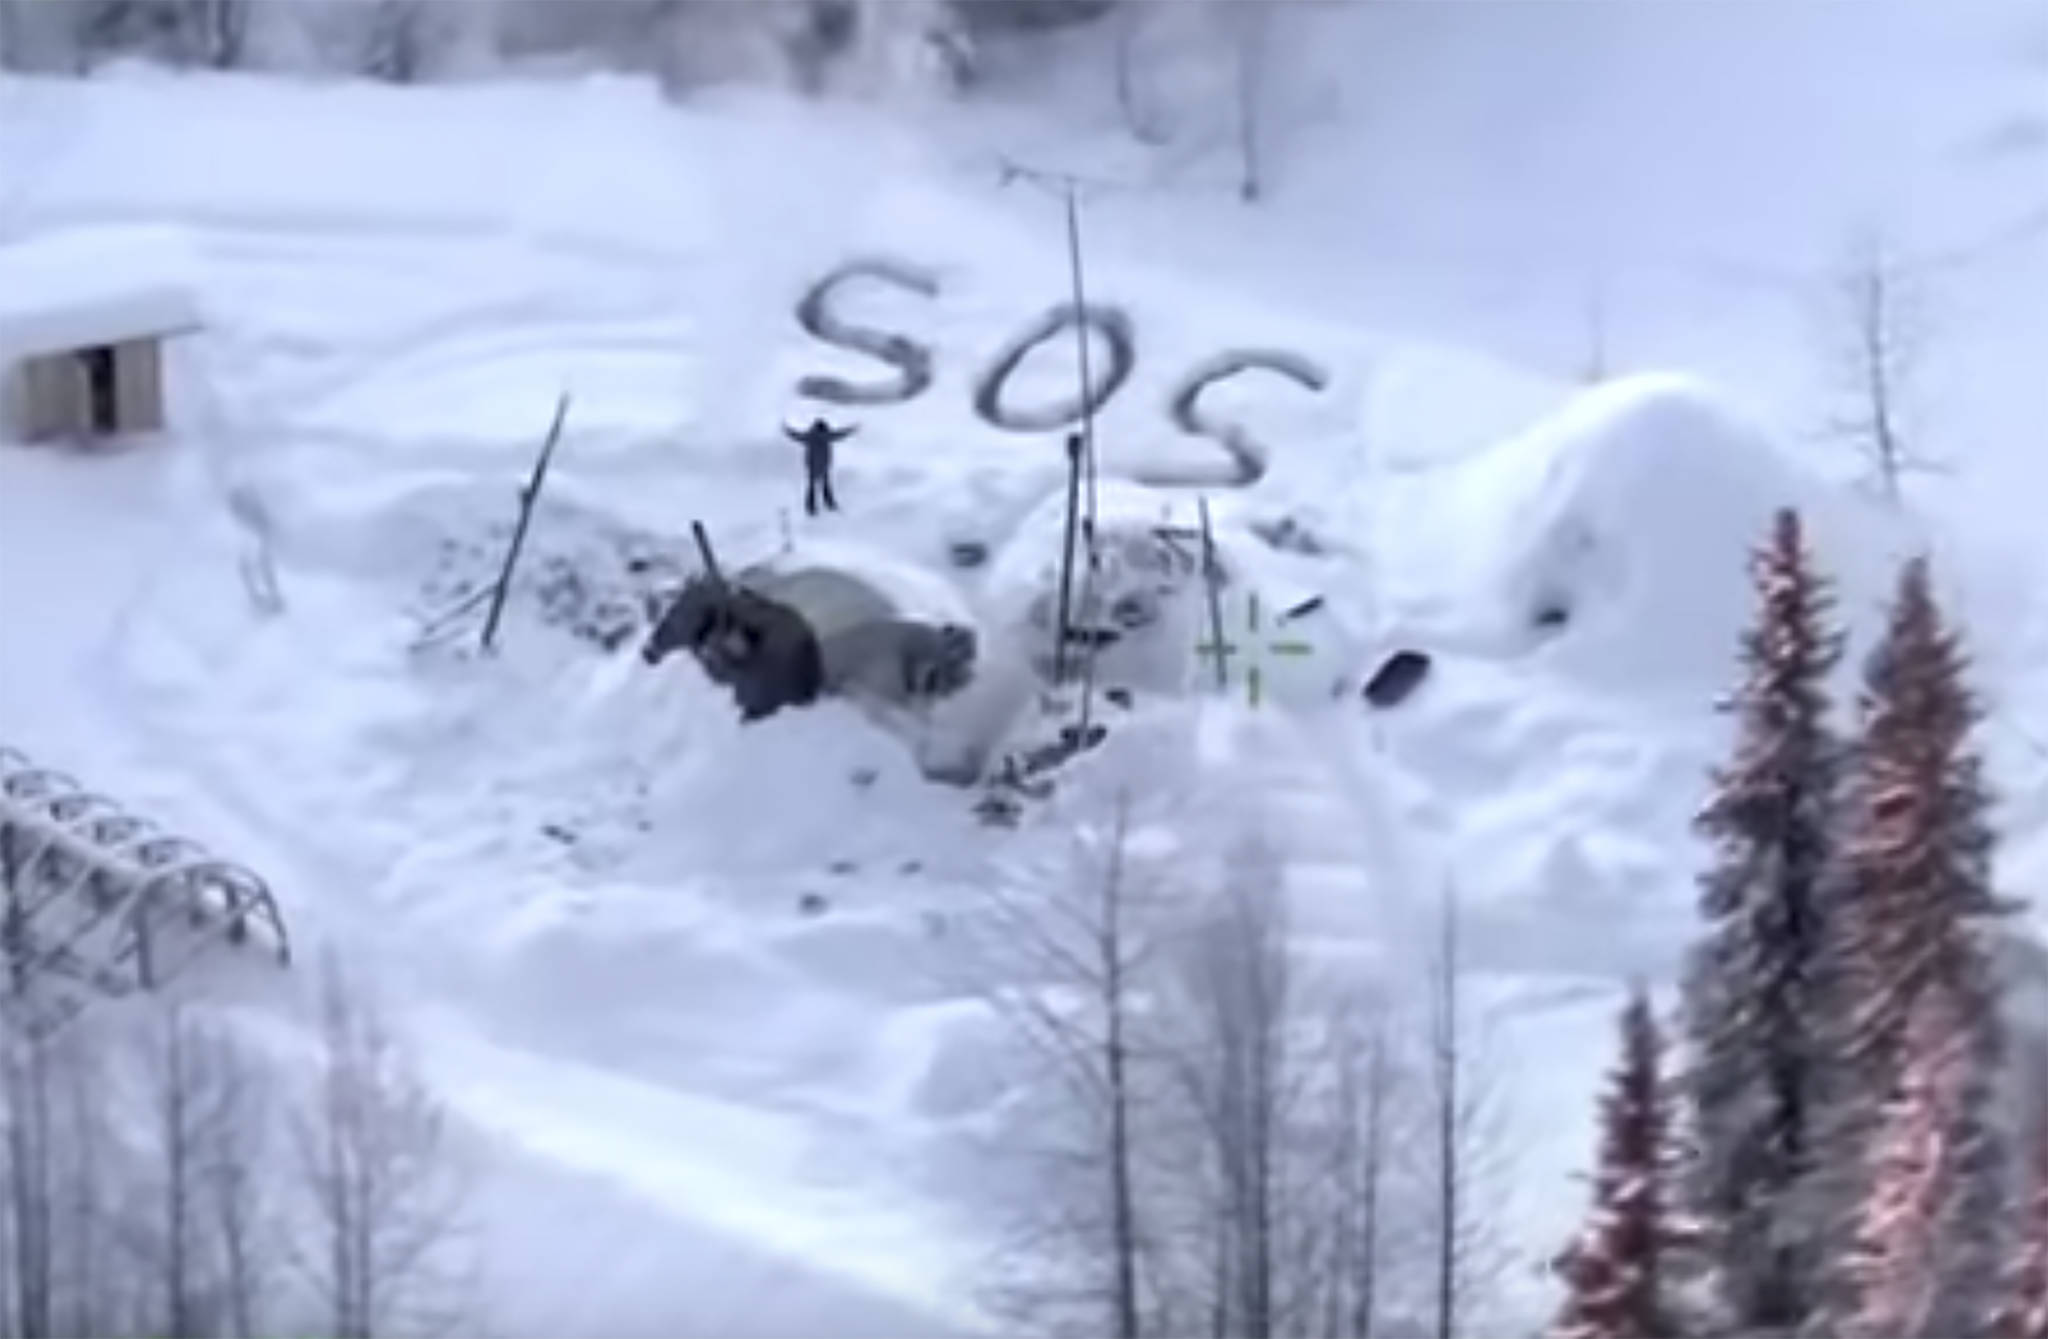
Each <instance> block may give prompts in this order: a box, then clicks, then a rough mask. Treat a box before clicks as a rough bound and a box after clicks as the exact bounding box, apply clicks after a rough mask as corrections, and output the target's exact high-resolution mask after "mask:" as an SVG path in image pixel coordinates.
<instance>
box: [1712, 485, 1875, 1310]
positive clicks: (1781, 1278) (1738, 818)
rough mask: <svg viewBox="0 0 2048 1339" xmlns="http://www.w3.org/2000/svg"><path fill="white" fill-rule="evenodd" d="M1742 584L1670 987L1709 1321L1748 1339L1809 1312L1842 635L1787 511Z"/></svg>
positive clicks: (1822, 583)
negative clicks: (1719, 731) (1723, 716)
mask: <svg viewBox="0 0 2048 1339" xmlns="http://www.w3.org/2000/svg"><path fill="white" fill-rule="evenodd" d="M1750 570H1751V580H1752V582H1753V583H1754V585H1755V588H1756V596H1757V615H1756V621H1755V623H1754V624H1753V625H1752V626H1751V627H1750V629H1749V630H1748V631H1747V632H1746V633H1744V635H1743V639H1742V670H1743V678H1742V683H1741V685H1740V687H1739V688H1738V689H1737V690H1736V691H1735V693H1734V694H1733V695H1732V697H1731V698H1730V700H1729V701H1728V703H1727V704H1726V705H1727V707H1728V709H1730V710H1731V711H1733V712H1734V714H1735V717H1736V735H1735V751H1734V758H1733V760H1732V761H1731V762H1730V763H1729V764H1728V765H1727V766H1725V767H1723V768H1720V769H1718V770H1717V771H1716V772H1715V774H1714V790H1713V794H1712V796H1711V797H1710V798H1709V800H1708V801H1707V803H1706V805H1705V807H1704V808H1703V809H1702V810H1701V812H1700V815H1699V817H1698V820H1697V827H1698V829H1699V830H1700V831H1701V832H1702V833H1703V834H1704V835H1705V836H1706V837H1708V838H1709V839H1710V840H1711V842H1712V844H1713V853H1714V854H1713V863H1712V865H1711V867H1710V868H1709V869H1708V871H1707V872H1706V874H1705V875H1704V876H1703V878H1702V880H1701V897H1700V910H1701V913H1702V915H1703V916H1704V917H1705V919H1706V922H1707V930H1706V934H1705V936H1704V937H1703V939H1702V941H1701V942H1700V944H1699V945H1698V946H1697V948H1696V949H1695V950H1694V952H1693V956H1692V961H1691V963H1690V970H1689V972H1688V978H1687V981H1686V988H1685V1026H1686V1032H1687V1034H1688V1041H1689V1042H1690V1056H1689V1064H1688V1068H1687V1072H1686V1075H1685V1094H1686V1097H1687V1099H1688V1104H1689V1109H1688V1115H1689V1117H1690V1131H1689V1133H1690V1135H1691V1140H1692V1144H1693V1150H1692V1151H1693V1155H1694V1156H1693V1159H1692V1163H1691V1166H1690V1168H1689V1176H1688V1181H1689V1186H1688V1188H1689V1190H1690V1199H1691V1205H1692V1208H1693V1211H1694V1213H1695V1215H1696V1216H1697V1218H1698V1219H1699V1221H1700V1224H1701V1226H1702V1228H1703V1229H1704V1231H1705V1232H1706V1234H1707V1238H1706V1240H1707V1245H1708V1248H1709V1253H1710V1256H1711V1260H1712V1264H1713V1266H1714V1275H1715V1279H1716V1284H1717V1287H1716V1294H1717V1300H1718V1302H1719V1306H1720V1309H1721V1310H1722V1312H1723V1313H1724V1314H1725V1315H1726V1317H1727V1318H1728V1320H1729V1322H1730V1323H1731V1324H1732V1325H1734V1326H1735V1327H1736V1328H1738V1329H1740V1330H1742V1331H1743V1332H1745V1333H1750V1332H1757V1331H1765V1332H1768V1331H1784V1330H1790V1329H1794V1328H1796V1327H1797V1326H1798V1325H1799V1324H1801V1323H1802V1322H1803V1320H1804V1319H1805V1316H1806V1313H1807V1310H1808V1307H1809V1306H1810V1304H1811V1298H1812V1288H1811V1276H1812V1273H1813V1270H1814V1268H1815V1254H1814V1253H1815V1249H1816V1243H1815V1242H1814V1241H1813V1238H1812V1234H1811V1233H1810V1232H1804V1231H1802V1230H1801V1229H1800V1226H1799V1224H1798V1223H1797V1222H1795V1221H1794V1219H1795V1216H1796V1215H1795V1213H1794V1209H1793V1196H1794V1192H1795V1191H1796V1190H1797V1189H1798V1187H1799V1186H1800V1183H1801V1181H1802V1179H1803V1178H1805V1177H1806V1176H1807V1175H1808V1173H1809V1172H1810V1171H1811V1170H1812V1167H1813V1161H1814V1146H1813V1129H1812V1115H1813V1107H1814V1100H1815V1092H1814V1086H1815V1077H1816V1067H1817V1065H1818V1064H1819V1062H1820V1055H1819V1053H1818V1048H1817V1046H1816V1039H1815V1037H1814V1035H1813V999H1812V995H1813V989H1814V978H1815V964H1816V961H1817V959H1818V955H1819V952H1820V947H1821V943H1822V921H1823V916H1824V914H1825V913H1824V903H1823V879H1824V876H1825V873H1826V870H1827V867H1828V863H1829V834H1830V826H1831V823H1832V821H1833V817H1834V804H1835V797H1836V793H1837V783H1838V780H1839V777H1840V772H1841V754H1842V746H1841V741H1840V740H1839V739H1838V738H1837V736H1836V735H1835V733H1834V731H1833V730H1832V729H1831V727H1830V725H1829V722H1828V715H1829V706H1830V703H1829V696H1828V690H1827V679H1828V676H1829V674H1830V673H1831V672H1832V671H1833V670H1834V668H1835V666H1836V664H1837V663H1838V662H1839V660H1840V658H1841V651H1842V638H1841V634H1840V633H1839V632H1838V631H1837V630H1836V629H1835V628H1834V627H1833V626H1832V625H1831V623H1830V617H1829V616H1830V613H1831V611H1832V608H1833V598H1832V594H1831V592H1830V590H1829V588H1828V584H1827V582H1826V581H1825V580H1824V579H1823V578H1822V577H1821V576H1820V575H1819V574H1818V572H1817V571H1816V570H1815V566H1814V562H1813V559H1812V555H1811V551H1810V550H1809V548H1808V546H1807V543H1806V541H1805V538H1804V536H1803V534H1802V532H1801V526H1800V521H1799V516H1798V514H1797V513H1796V512H1793V511H1791V510H1789V509H1787V510H1784V511H1780V512H1779V513H1778V514H1777V517H1776V518H1775V522H1774V524H1773V525H1772V528H1771V533H1770V536H1769V538H1768V539H1767V540H1766V541H1765V543H1764V544H1763V545H1762V546H1760V547H1759V548H1758V549H1757V551H1756V553H1755V554H1754V555H1753V557H1752V559H1751V565H1750Z"/></svg>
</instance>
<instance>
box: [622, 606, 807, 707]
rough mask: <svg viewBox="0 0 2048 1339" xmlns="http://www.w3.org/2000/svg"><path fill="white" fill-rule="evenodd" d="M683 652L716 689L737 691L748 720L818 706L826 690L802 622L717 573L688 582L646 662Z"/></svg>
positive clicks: (646, 651) (643, 654)
mask: <svg viewBox="0 0 2048 1339" xmlns="http://www.w3.org/2000/svg"><path fill="white" fill-rule="evenodd" d="M678 650H688V651H689V652H690V653H691V654H692V655H694V656H696V658H697V661H698V663H699V664H701V665H703V666H704V672H705V673H706V674H708V675H710V676H711V680H712V682H713V683H718V684H723V685H724V686H726V687H728V688H730V689H732V690H733V696H734V697H736V698H738V699H739V704H740V713H741V715H742V716H743V717H744V718H745V719H746V720H750V721H756V720H759V719H761V718H762V717H763V716H767V715H769V714H770V713H772V712H774V711H776V710H777V709H779V708H781V707H789V706H803V705H806V704H808V703H811V702H815V701H817V699H818V694H819V693H820V692H821V691H822V690H823V689H824V686H825V668H824V662H823V660H822V658H821V657H820V655H819V651H818V639H817V638H816V637H814V636H812V635H811V629H810V627H809V625H808V624H806V623H805V622H804V620H803V618H802V617H801V616H800V615H798V614H797V613H796V611H795V610H792V609H790V608H788V607H786V606H784V605H781V604H778V603H776V602H775V601H774V600H769V599H764V598H763V597H761V596H760V595H757V594H755V593H754V592H753V591H750V590H747V589H745V588H744V587H728V586H726V585H725V583H724V582H723V581H722V580H720V579H719V578H718V577H717V576H716V575H711V576H706V577H693V578H691V579H690V580H689V581H688V582H686V583H685V584H684V586H683V593H682V594H681V595H679V596H677V597H676V602H675V603H674V604H673V605H671V606H669V611H668V613H666V614H664V615H663V616H662V619H661V622H659V623H657V624H656V625H655V627H654V632H653V633H652V634H651V635H650V636H649V637H648V639H647V642H646V644H645V645H644V646H642V647H641V648H640V658H641V659H643V660H645V661H646V662H647V663H648V664H650V665H658V664H660V663H661V661H662V658H663V657H665V656H667V655H669V654H670V653H672V652H674V651H678Z"/></svg>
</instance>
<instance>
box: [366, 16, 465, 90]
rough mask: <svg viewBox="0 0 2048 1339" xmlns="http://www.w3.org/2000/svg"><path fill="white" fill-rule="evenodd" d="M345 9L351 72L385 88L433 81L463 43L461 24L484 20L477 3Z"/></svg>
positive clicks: (463, 27)
mask: <svg viewBox="0 0 2048 1339" xmlns="http://www.w3.org/2000/svg"><path fill="white" fill-rule="evenodd" d="M348 9H349V10H350V11H352V12H351V14H350V15H349V16H348V17H349V18H350V20H351V27H352V30H353V31H352V40H350V41H349V42H348V45H349V46H350V47H351V48H352V52H353V54H352V57H351V59H350V65H351V67H352V68H353V69H355V70H356V71H357V72H359V73H361V74H366V75H368V76H369V77H370V78H372V79H380V80H382V81H384V82H385V83H389V84H416V83H418V82H420V81H421V80H422V79H426V78H429V77H430V76H432V75H433V74H434V72H435V71H436V70H437V69H438V68H439V67H440V66H441V65H442V64H443V62H444V61H446V60H447V58H448V55H449V53H450V51H451V50H452V49H453V48H454V47H455V46H456V45H457V43H458V42H459V41H461V39H462V34H463V32H464V29H465V25H471V24H476V23H480V22H483V21H484V20H485V18H486V17H487V14H486V12H485V11H484V10H483V9H482V8H481V7H480V6H479V5H478V4H477V3H476V0H370V2H369V3H363V2H362V0H357V3H354V4H351V5H349V6H348Z"/></svg>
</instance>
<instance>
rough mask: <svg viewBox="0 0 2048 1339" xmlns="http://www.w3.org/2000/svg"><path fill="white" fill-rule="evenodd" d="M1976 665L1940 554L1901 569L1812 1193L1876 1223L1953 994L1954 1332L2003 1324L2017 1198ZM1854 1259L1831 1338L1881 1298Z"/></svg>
mask: <svg viewBox="0 0 2048 1339" xmlns="http://www.w3.org/2000/svg"><path fill="white" fill-rule="evenodd" d="M1965 668H1966V663H1965V659H1964V656H1963V653H1962V650H1961V647H1960V644H1959V641H1958V639H1957V637H1956V635H1955V634H1954V633H1953V632H1952V631H1951V630H1950V629H1949V628H1948V627H1946V626H1945V624H1944V621H1943V619H1942V616H1941V612H1940V609H1939V608H1938V607H1937V605H1936V604H1935V601H1934V595H1933V590H1932V587H1931V583H1930V580H1929V576H1928V570H1927V564H1926V562H1925V560H1924V559H1915V560H1914V561H1912V562H1909V563H1908V564H1907V565H1906V566H1905V568H1904V570H1903V571H1902V572H1901V574H1900V578H1899V588H1898V594H1897V597H1896V599H1895V601H1894V603H1893V606H1892V609H1891V613H1890V619H1889V624H1888V626H1887V628H1886V631H1885V635H1884V638H1883V640H1882V642H1881V643H1880V645H1879V646H1878V648H1877V650H1876V653H1875V654H1874V655H1873V656H1872V658H1871V661H1870V664H1869V667H1868V671H1867V685H1866V692H1865V696H1864V702H1863V712H1862V717H1863V722H1862V724H1863V729H1862V734H1861V737H1860V738H1859V740H1858V741H1857V746H1856V753H1855V758H1854V761H1853V764H1852V766H1851V768H1850V776H1849V780H1848V783H1847V804H1846V808H1845V814H1844V829H1843V833H1842V837H1841V842H1840V845H1839V847H1838V866H1837V869H1836V871H1835V874H1834V875H1833V876H1832V877H1833V880H1834V881H1835V882H1834V887H1835V889H1836V892H1835V893H1834V895H1833V896H1834V897H1835V898H1837V899H1838V900H1837V901H1836V903H1835V907H1836V910H1835V912H1834V920H1833V922H1832V924H1831V938H1830V942H1829V947H1828V950H1827V953H1826V955H1825V958H1826V993H1825V999H1824V1013H1825V1017H1826V1020H1827V1023H1826V1026H1827V1032H1828V1034H1829V1040H1830V1044H1831V1047H1832V1048H1833V1050H1834V1052H1835V1053H1836V1054H1838V1055H1839V1056H1840V1057H1841V1064H1839V1065H1837V1066H1834V1067H1831V1069H1830V1070H1829V1071H1828V1073H1829V1085H1830V1086H1829V1089H1828V1092H1827V1095H1826V1098H1825V1101H1826V1110H1825V1112H1824V1114H1823V1116H1822V1118H1821V1121H1820V1123H1819V1128H1820V1129H1821V1131H1822V1134H1823V1139H1822V1143H1823V1144H1824V1145H1825V1147H1826V1148H1827V1150H1828V1155H1829V1164H1830V1165H1829V1166H1828V1168H1827V1169H1826V1171H1825V1173H1824V1174H1823V1176H1822V1177H1821V1178H1820V1180H1819V1182H1818V1186H1817V1193H1816V1196H1815V1198H1814V1201H1813V1205H1814V1209H1815V1211H1816V1212H1817V1213H1818V1214H1819V1215H1820V1216H1821V1219H1820V1226H1821V1228H1822V1230H1823V1231H1825V1230H1827V1229H1829V1228H1833V1229H1834V1232H1835V1235H1837V1236H1838V1237H1840V1236H1842V1235H1844V1234H1845V1233H1846V1234H1847V1235H1848V1236H1850V1237H1858V1234H1860V1233H1862V1232H1863V1231H1864V1228H1862V1227H1859V1226H1858V1224H1859V1223H1860V1222H1862V1221H1863V1220H1864V1219H1865V1218H1867V1216H1868V1214H1869V1212H1870V1209H1869V1206H1870V1204H1871V1196H1872V1194H1874V1193H1875V1189H1876V1188H1875V1187H1873V1185H1872V1182H1871V1178H1872V1176H1873V1175H1875V1170H1874V1168H1875V1164H1874V1162H1873V1159H1874V1157H1875V1155H1876V1142H1877V1141H1878V1140H1879V1139H1880V1138H1886V1139H1890V1140H1892V1141H1894V1142H1896V1141H1897V1140H1898V1139H1903V1138H1904V1137H1905V1136H1904V1135H1903V1134H1900V1133H1898V1131H1897V1130H1896V1129H1894V1130H1893V1132H1892V1134H1890V1135H1886V1134H1884V1130H1885V1128H1886V1127H1887V1126H1888V1125H1890V1126H1894V1127H1895V1126H1896V1125H1897V1123H1898V1121H1900V1120H1903V1119H1904V1117H1903V1116H1899V1115H1898V1114H1897V1113H1896V1112H1890V1113H1888V1112H1887V1110H1886V1107H1885V1103H1886V1101H1887V1098H1888V1096H1889V1095H1893V1094H1899V1093H1901V1092H1903V1091H1905V1088H1904V1085H1905V1081H1906V1067H1907V1061H1908V1058H1909V1049H1908V1046H1909V1040H1911V1037H1910V1032H1911V1020H1913V1018H1914V1017H1915V1010H1916V1009H1918V1008H1920V1007H1921V1001H1922V1000H1923V999H1926V998H1929V997H1930V996H1934V997H1936V1002H1935V1003H1931V1004H1929V1005H1927V1006H1926V1007H1927V1008H1928V1009H1929V1010H1931V1011H1934V1012H1935V1014H1936V1015H1937V1016H1938V1017H1939V1018H1941V1019H1944V1020H1947V1021H1945V1022H1943V1024H1942V1026H1943V1027H1945V1028H1946V1029H1947V1035H1949V1036H1950V1037H1951V1038H1952V1039H1953V1040H1952V1043H1951V1044H1952V1045H1953V1046H1954V1047H1959V1048H1961V1049H1962V1050H1963V1051H1964V1052H1965V1053H1966V1054H1964V1055H1962V1056H1961V1057H1960V1058H1958V1059H1956V1060H1955V1061H1954V1062H1953V1063H1954V1064H1956V1065H1958V1066H1960V1067H1961V1069H1960V1072H1962V1073H1963V1074H1965V1075H1966V1076H1967V1077H1966V1080H1964V1081H1959V1082H1962V1085H1963V1086H1962V1088H1961V1089H1960V1090H1959V1093H1958V1095H1957V1096H1955V1098H1954V1105H1955V1110H1954V1111H1952V1112H1950V1113H1949V1114H1948V1115H1947V1116H1945V1117H1944V1119H1945V1120H1946V1121H1947V1122H1948V1123H1947V1124H1946V1125H1945V1126H1944V1127H1942V1129H1941V1131H1940V1135H1939V1137H1940V1138H1941V1139H1942V1140H1943V1141H1945V1144H1946V1145H1947V1147H1945V1150H1944V1153H1943V1157H1944V1159H1945V1162H1944V1166H1945V1167H1946V1169H1947V1170H1946V1171H1945V1172H1943V1176H1944V1177H1945V1178H1947V1179H1950V1180H1952V1181H1953V1184H1952V1185H1945V1186H1944V1187H1943V1188H1942V1190H1941V1195H1942V1197H1943V1203H1944V1204H1945V1205H1947V1206H1948V1207H1947V1209H1945V1211H1944V1214H1943V1217H1942V1220H1941V1222H1940V1224H1939V1225H1938V1228H1939V1231H1938V1233H1937V1236H1936V1238H1935V1239H1934V1244H1933V1246H1932V1247H1930V1248H1929V1249H1928V1250H1927V1251H1924V1252H1921V1253H1920V1256H1919V1258H1921V1259H1923V1260H1927V1261H1931V1263H1930V1264H1929V1265H1928V1268H1930V1269H1933V1270H1934V1271H1936V1272H1935V1275H1934V1284H1935V1286H1934V1288H1933V1292H1932V1293H1931V1298H1932V1300H1930V1301H1929V1302H1928V1306H1929V1307H1930V1308H1931V1311H1930V1319H1928V1321H1927V1322H1926V1323H1927V1326H1928V1327H1929V1328H1928V1332H1929V1333H1955V1334H1972V1333H1980V1332H1982V1329H1983V1326H1984V1325H1985V1324H1986V1323H1987V1321H1988V1319H1989V1315H1990V1310H1991V1307H1992V1304H1993V1300H1994V1294H1995V1292H1996V1288H1997V1276H1998V1273H1999V1266H2000V1262H2001V1255H2002V1252H2001V1249H2000V1241H1999V1236H2000V1231H2001V1229H2002V1227H2003V1226H2004V1223H2005V1208H2006V1206H2005V1194H2004V1180H2005V1176H2004V1173H2005V1166H2004V1160H2003V1153H2002V1149H2001V1147H2000V1143H1999V1141H1998V1139H1997V1138H1996V1137H1995V1133H1994V1132H1993V1130H1992V1129H1991V1128H1990V1112H1989V1109H1988V1108H1989V1104H1990V1094H1989V1084H1990V1082H1991V1080H1992V1077H1993V1075H1995V1073H1996V1071H1997V1068H1998V1065H1999V1061H2000V1056H2001V1044H2000V1043H2001V1037H2000V1028H1999V1022H1998V1009H1997V1004H1998V1001H1997V988H1996V982H1995V978H1994V975H1993V967H1992V963H1991V958H1990V955H1989V953H1988V951H1987V946H1986V945H1985V943H1984V942H1983V940H1982V935H1983V933H1984V931H1985V929H1986V926H1987V922H1988V921H1989V919H1990V918H1991V917H1993V916H1995V915H1997V914H2000V913H2002V912H2005V911H2007V910H2010V907H2009V905H2008V904H2006V903H2004V902H2003V901H2001V900H2000V899H1999V898H1998V897H1996V896H1995V895H1994V894H1993V892H1992V889H1991V854H1992V834H1991V829H1990V825H1989V823H1988V821H1987V810H1988V808H1989V797H1988V794H1987V791H1986V789H1985V785H1984V781H1983V776H1982V764H1981V761H1980V759H1979V758H1978V756H1977V755H1976V754H1975V752H1974V751H1972V749H1971V748H1970V745H1969V735H1970V731H1971V729H1972V727H1973V726H1974V725H1975V724H1976V722H1977V720H1978V719H1979V716H1980V714H1981V713H1980V710H1979V708H1978V705H1977V703H1976V701H1975V699H1974V697H1973V696H1972V694H1971V693H1970V690H1969V689H1968V687H1967V686H1966V685H1965V683H1964V681H1963V675H1964V670H1965ZM1924 1026H1926V1027H1932V1026H1934V1025H1933V1024H1932V1023H1929V1024H1925V1025H1924ZM1916 1045H1917V1043H1916ZM1918 1063H1921V1064H1922V1065H1923V1066H1924V1065H1926V1064H1928V1063H1931V1062H1928V1061H1926V1060H1924V1059H1922V1060H1920V1061H1919V1062H1918ZM1944 1063H1947V1062H1944ZM1845 1215H1846V1222H1845V1221H1844V1216H1845ZM1858 1239H1860V1238H1858ZM1845 1263H1847V1265H1848V1268H1847V1269H1846V1270H1842V1269H1837V1270H1834V1271H1832V1273H1831V1276H1830V1278H1829V1279H1828V1280H1827V1288H1826V1292H1827V1299H1826V1305H1825V1308H1824V1314H1823V1315H1822V1316H1821V1320H1822V1321H1823V1322H1824V1323H1823V1324H1822V1326H1821V1332H1823V1333H1833V1332H1834V1329H1833V1327H1832V1326H1831V1325H1829V1324H1827V1323H1825V1322H1826V1321H1827V1318H1828V1317H1835V1318H1842V1319H1846V1318H1847V1317H1849V1316H1851V1315H1857V1314H1862V1313H1863V1311H1864V1310H1865V1306H1864V1301H1863V1297H1864V1294H1865V1293H1867V1291H1868V1289H1867V1287H1865V1286H1864V1285H1863V1283H1860V1282H1859V1280H1858V1276H1857V1270H1856V1267H1855V1266H1854V1263H1853V1260H1849V1261H1846V1262H1845Z"/></svg>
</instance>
